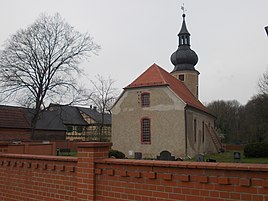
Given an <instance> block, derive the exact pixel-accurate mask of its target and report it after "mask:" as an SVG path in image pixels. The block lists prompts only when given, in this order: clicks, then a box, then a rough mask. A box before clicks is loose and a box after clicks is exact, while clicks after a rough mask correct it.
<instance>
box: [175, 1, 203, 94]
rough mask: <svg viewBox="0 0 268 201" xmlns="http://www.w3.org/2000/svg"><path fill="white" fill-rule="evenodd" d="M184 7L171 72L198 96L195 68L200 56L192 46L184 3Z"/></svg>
mask: <svg viewBox="0 0 268 201" xmlns="http://www.w3.org/2000/svg"><path fill="white" fill-rule="evenodd" d="M181 9H182V12H183V14H182V25H181V29H180V31H179V33H178V43H179V44H178V49H177V50H176V51H175V52H174V53H173V54H172V55H171V57H170V60H171V63H172V64H173V65H174V69H173V71H172V72H171V74H172V75H173V76H174V77H176V78H177V79H179V80H181V81H182V82H184V84H185V85H186V86H187V87H188V89H189V90H190V91H191V92H192V94H193V95H194V96H195V97H196V98H198V75H199V72H198V71H197V70H196V69H195V65H196V64H197V62H198V56H197V54H196V53H195V51H193V50H192V49H191V48H190V46H191V43H190V36H191V34H190V33H189V31H188V29H187V26H186V20H185V18H186V14H185V12H186V10H185V7H184V4H183V5H182V6H181Z"/></svg>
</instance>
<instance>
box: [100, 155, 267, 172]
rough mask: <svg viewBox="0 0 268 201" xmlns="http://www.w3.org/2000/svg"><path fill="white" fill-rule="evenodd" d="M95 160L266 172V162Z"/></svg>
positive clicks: (103, 162) (114, 162)
mask: <svg viewBox="0 0 268 201" xmlns="http://www.w3.org/2000/svg"><path fill="white" fill-rule="evenodd" d="M95 162H96V163H102V164H116V165H132V166H154V167H173V168H192V169H212V170H240V171H241V170H242V171H260V172H268V165H267V164H251V163H211V162H184V161H157V160H133V159H112V158H108V159H98V160H95Z"/></svg>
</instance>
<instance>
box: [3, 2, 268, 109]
mask: <svg viewBox="0 0 268 201" xmlns="http://www.w3.org/2000/svg"><path fill="white" fill-rule="evenodd" d="M0 3H1V5H0V26H1V32H0V44H1V45H2V44H3V43H4V41H5V40H6V39H7V38H8V37H9V36H10V35H11V34H14V33H16V31H17V30H18V29H20V28H25V27H27V26H28V25H30V24H32V23H33V21H34V20H35V19H36V18H38V17H39V15H40V13H42V12H45V13H48V14H54V13H56V12H58V13H60V15H61V16H62V17H63V18H65V19H66V21H67V22H68V23H69V24H71V25H72V26H74V27H75V29H76V30H78V31H80V32H82V33H84V32H88V33H89V34H90V35H91V36H92V37H93V38H94V40H95V42H96V43H98V44H99V45H101V47H102V50H101V51H100V52H99V55H98V56H92V57H91V58H90V59H89V61H87V62H84V63H82V64H80V65H82V66H83V67H84V68H85V71H86V73H87V74H88V79H94V76H96V75H97V74H100V75H102V76H105V77H107V76H111V78H113V79H114V80H116V84H115V86H116V87H117V88H119V89H120V90H122V88H123V87H125V86H127V85H128V84H129V83H131V82H132V81H133V80H134V79H136V78H137V76H139V75H140V74H141V73H142V72H144V71H145V70H146V69H147V68H148V67H149V66H150V65H152V64H153V63H156V64H158V65H159V66H161V67H162V68H164V69H165V70H167V71H168V72H170V71H172V69H173V65H172V64H171V62H170V55H171V54H172V53H173V52H174V51H175V50H176V49H177V45H178V44H177V41H178V40H177V33H178V32H179V30H180V28H181V23H182V17H181V15H182V11H181V9H180V8H181V5H182V4H183V3H184V4H185V8H186V10H187V11H186V23H187V28H188V31H189V32H190V33H191V48H192V49H193V50H194V51H195V52H196V53H197V54H198V56H199V61H198V63H197V65H196V69H197V70H198V71H199V72H200V76H199V90H200V91H199V94H200V100H201V101H202V102H203V103H208V102H211V101H213V100H238V101H239V102H240V103H241V104H245V103H246V102H247V101H248V100H249V99H250V98H251V97H252V96H253V95H255V94H256V93H257V81H258V79H259V77H260V76H261V75H262V74H263V73H264V72H265V71H266V69H268V37H267V36H266V33H265V30H264V27H265V26H267V25H268V10H267V9H268V1H267V0H255V1H251V0H235V1H234V0H224V1H215V0H202V1H194V0H184V1H181V0H135V1H134V0H132V1H131V0H43V1H41V0H23V1H21V0H0ZM1 48H2V47H1ZM86 83H89V82H86Z"/></svg>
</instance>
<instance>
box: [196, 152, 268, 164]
mask: <svg viewBox="0 0 268 201" xmlns="http://www.w3.org/2000/svg"><path fill="white" fill-rule="evenodd" d="M234 152H240V153H241V154H240V161H238V162H240V163H259V164H268V157H267V158H246V157H245V156H244V153H243V151H242V150H241V151H225V152H224V153H216V154H207V155H205V156H204V159H205V161H206V160H207V159H209V158H210V159H215V160H216V161H217V162H222V163H234V162H237V161H235V160H234ZM195 160H196V159H192V161H195Z"/></svg>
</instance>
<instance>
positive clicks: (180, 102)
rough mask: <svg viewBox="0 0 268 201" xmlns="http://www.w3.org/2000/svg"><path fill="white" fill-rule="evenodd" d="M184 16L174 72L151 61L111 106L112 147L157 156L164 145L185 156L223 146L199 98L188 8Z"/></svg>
mask: <svg viewBox="0 0 268 201" xmlns="http://www.w3.org/2000/svg"><path fill="white" fill-rule="evenodd" d="M182 17H183V22H182V27H181V30H180V32H179V34H178V40H179V41H178V43H179V44H178V49H177V50H176V51H175V52H174V53H173V54H172V55H171V63H172V64H173V65H174V69H173V70H172V72H171V73H168V72H167V71H166V70H164V69H163V68H162V67H160V66H158V65H157V64H153V65H151V66H150V67H149V68H148V69H147V70H146V71H145V72H143V73H142V74H141V75H140V76H139V77H138V78H137V79H136V80H134V81H133V82H131V83H130V84H129V85H128V86H127V87H125V88H124V91H123V92H122V94H121V95H120V97H119V98H118V100H117V101H116V103H115V104H114V106H113V107H112V143H113V149H116V150H119V151H122V152H123V153H124V154H125V155H126V156H127V157H128V158H134V157H135V153H139V154H140V155H142V157H143V158H156V157H157V156H158V155H159V154H160V153H161V152H162V151H168V152H170V153H171V154H172V156H175V158H178V157H181V158H184V157H193V156H196V155H197V154H205V153H215V152H219V151H220V150H221V148H222V147H221V146H222V145H221V143H220V139H219V137H218V135H217V133H216V131H215V128H214V121H215V117H214V116H213V115H212V114H211V113H210V112H209V111H208V110H207V108H206V107H205V106H204V105H203V104H202V103H201V102H200V101H199V100H198V76H199V72H198V71H197V70H196V69H195V65H196V64H197V62H198V56H197V54H196V53H195V52H194V51H193V50H192V49H191V48H190V33H189V32H188V30H187V27H186V22H185V14H183V15H182ZM136 155H137V154H136Z"/></svg>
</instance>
